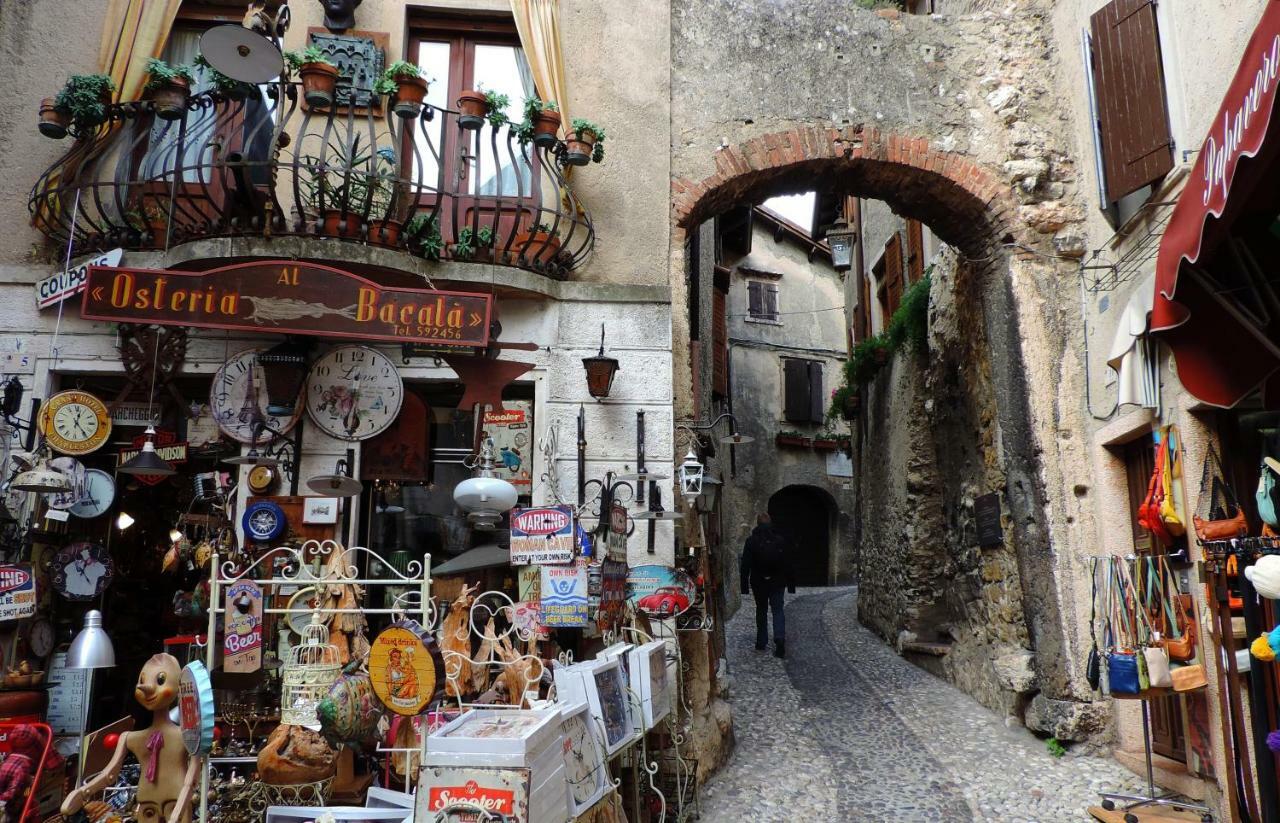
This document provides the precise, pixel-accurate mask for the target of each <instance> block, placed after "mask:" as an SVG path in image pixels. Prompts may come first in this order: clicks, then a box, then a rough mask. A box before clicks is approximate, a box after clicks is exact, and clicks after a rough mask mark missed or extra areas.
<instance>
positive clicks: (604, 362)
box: [582, 324, 618, 400]
mask: <svg viewBox="0 0 1280 823" xmlns="http://www.w3.org/2000/svg"><path fill="white" fill-rule="evenodd" d="M582 366H583V368H585V369H586V370H587V391H588V392H590V394H591V396H592V397H594V398H596V399H597V400H601V399H603V398H605V397H608V396H609V390H610V389H611V388H612V387H613V376H614V375H615V374H617V373H618V360H617V358H616V357H605V356H604V324H601V326H600V353H599V354H597V355H596V356H595V357H584V358H582Z"/></svg>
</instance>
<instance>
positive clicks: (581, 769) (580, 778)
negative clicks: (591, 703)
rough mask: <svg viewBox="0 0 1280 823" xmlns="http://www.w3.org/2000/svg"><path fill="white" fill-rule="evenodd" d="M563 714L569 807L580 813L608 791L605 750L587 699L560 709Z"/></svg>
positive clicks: (576, 813) (575, 812)
mask: <svg viewBox="0 0 1280 823" xmlns="http://www.w3.org/2000/svg"><path fill="white" fill-rule="evenodd" d="M560 716H561V718H563V726H562V728H563V730H564V735H565V743H564V776H565V780H566V781H568V783H569V811H570V813H572V814H574V815H579V814H581V813H582V812H584V811H586V810H587V809H589V808H590V807H591V806H592V805H593V804H594V803H595V802H596V801H597V800H599V799H600V797H601V796H603V795H604V793H605V787H606V783H605V772H606V769H605V765H604V754H603V752H602V751H601V750H600V745H599V743H598V742H597V740H596V735H595V732H594V731H593V730H592V719H591V712H590V710H589V708H588V706H587V704H586V703H579V704H577V705H575V706H568V707H566V708H563V709H561V712H560Z"/></svg>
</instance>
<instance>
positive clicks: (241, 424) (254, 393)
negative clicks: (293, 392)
mask: <svg viewBox="0 0 1280 823" xmlns="http://www.w3.org/2000/svg"><path fill="white" fill-rule="evenodd" d="M263 351H266V349H246V350H244V351H242V352H239V353H237V354H233V355H231V357H230V358H228V360H227V362H226V363H223V364H222V367H221V368H219V369H218V373H217V374H215V375H214V376H213V385H212V386H211V387H210V388H209V409H210V411H211V412H212V413H213V419H214V420H215V421H216V422H217V424H218V428H219V429H221V430H222V433H223V434H225V435H226V436H227V437H230V438H231V439H233V440H235V441H237V442H240V443H252V442H253V426H254V423H255V422H256V421H261V422H263V423H265V424H266V425H267V427H268V428H270V429H273V430H275V431H277V432H279V433H280V434H286V433H287V432H288V431H289V430H290V429H292V428H293V427H294V426H296V425H297V424H298V418H300V417H301V416H302V409H301V408H296V409H295V410H294V411H293V412H292V413H291V414H283V415H274V414H270V413H269V412H268V411H267V378H266V374H265V373H264V372H263V370H262V366H261V365H259V364H258V354H259V353H260V352H263ZM270 439H271V435H270V434H263V435H262V436H261V437H260V438H259V442H266V441H268V440H270Z"/></svg>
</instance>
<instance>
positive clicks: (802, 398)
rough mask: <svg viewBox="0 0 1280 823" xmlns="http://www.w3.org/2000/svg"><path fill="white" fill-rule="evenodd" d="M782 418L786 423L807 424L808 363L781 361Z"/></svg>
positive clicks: (808, 417) (810, 403)
mask: <svg viewBox="0 0 1280 823" xmlns="http://www.w3.org/2000/svg"><path fill="white" fill-rule="evenodd" d="M782 367H783V398H782V407H783V408H782V416H783V417H785V418H786V420H787V422H788V423H808V422H809V420H810V417H811V412H812V404H813V401H812V398H810V396H809V361H807V360H783V361H782Z"/></svg>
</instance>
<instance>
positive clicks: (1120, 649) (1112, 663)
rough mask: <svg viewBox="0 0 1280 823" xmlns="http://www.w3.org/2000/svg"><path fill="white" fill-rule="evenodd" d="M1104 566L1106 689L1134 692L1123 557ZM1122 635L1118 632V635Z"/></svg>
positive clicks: (1138, 686)
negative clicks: (1105, 592)
mask: <svg viewBox="0 0 1280 823" xmlns="http://www.w3.org/2000/svg"><path fill="white" fill-rule="evenodd" d="M1109 562H1110V566H1109V568H1108V570H1107V578H1108V579H1107V631H1106V637H1105V644H1106V646H1107V655H1106V658H1107V691H1108V692H1109V693H1110V694H1113V695H1120V696H1122V695H1136V694H1138V693H1139V692H1141V691H1142V682H1141V679H1140V676H1139V673H1140V669H1139V664H1138V658H1139V656H1138V655H1137V654H1135V653H1134V652H1132V651H1130V649H1132V648H1133V646H1134V645H1136V638H1135V636H1134V635H1135V631H1134V627H1133V625H1132V624H1131V623H1130V621H1129V612H1128V595H1129V592H1128V590H1127V587H1126V585H1125V581H1126V580H1127V579H1128V575H1127V574H1126V572H1125V565H1124V561H1123V560H1121V559H1120V558H1118V557H1113V558H1111V559H1110V561H1109ZM1118 635H1122V636H1118Z"/></svg>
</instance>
